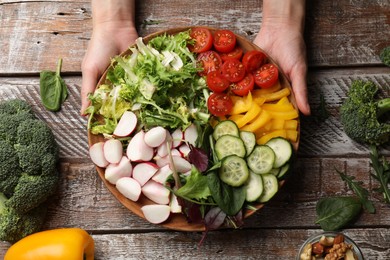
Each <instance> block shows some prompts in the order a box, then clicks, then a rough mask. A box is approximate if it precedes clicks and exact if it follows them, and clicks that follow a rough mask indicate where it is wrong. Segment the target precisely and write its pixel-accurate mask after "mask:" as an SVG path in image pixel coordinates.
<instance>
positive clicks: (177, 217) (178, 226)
mask: <svg viewBox="0 0 390 260" xmlns="http://www.w3.org/2000/svg"><path fill="white" fill-rule="evenodd" d="M191 28H194V27H182V28H172V29H168V30H164V31H159V32H156V33H153V34H150V35H148V36H146V37H144V38H143V41H144V43H145V44H146V43H148V42H149V41H150V40H151V39H153V38H154V37H156V36H159V35H162V34H169V35H173V34H177V33H179V32H182V31H186V30H189V29H191ZM207 28H208V29H209V30H210V31H211V32H212V33H214V32H215V31H216V30H217V29H215V28H210V27H207ZM236 37H237V44H238V45H239V46H241V48H242V49H243V50H244V52H247V51H250V50H261V49H260V48H259V47H258V46H256V45H255V44H253V43H252V42H250V41H248V40H247V39H245V38H244V37H242V36H239V35H236ZM261 51H263V50H261ZM263 52H264V51H263ZM264 53H265V52H264ZM130 54H131V51H130V50H129V49H128V50H127V51H125V52H123V53H121V56H127V55H130ZM267 57H268V60H269V62H270V63H273V64H274V65H275V66H277V67H278V69H279V81H280V84H281V85H282V87H284V88H289V89H290V91H291V94H290V96H289V99H290V102H291V103H292V104H293V105H294V107H295V108H296V109H297V105H296V101H295V98H294V94H293V92H292V89H291V86H290V83H289V82H288V80H287V78H286V76H285V74H284V73H283V72H282V71H281V70H280V67H279V66H278V65H277V64H276V63H275V62H274V61H273V60H272V58H270V57H269V56H267ZM107 71H108V68H107V69H106V71H105V73H104V74H103V75H102V77H101V78H100V80H99V82H98V84H97V87H99V86H100V85H101V84H104V83H105V82H106V75H107ZM298 133H299V124H298ZM103 140H104V138H103V136H102V135H93V134H92V133H91V132H90V131H88V143H89V145H90V146H91V145H93V144H94V143H97V142H100V141H103ZM298 144H299V134H298V141H297V142H295V143H293V144H292V145H293V148H294V150H295V151H297V149H298ZM97 171H98V173H99V176H100V178H101V179H102V181H103V183H104V184H105V186H106V187H107V189H108V190H109V191H110V192H111V193H112V194H113V195H114V196H115V198H116V199H117V200H119V202H120V203H122V205H124V206H125V207H126V208H127V209H129V210H130V211H132V212H133V213H134V214H136V215H138V216H139V217H141V218H144V219H145V217H144V215H143V213H142V211H141V207H142V206H144V205H148V204H154V202H152V201H151V200H149V199H148V198H146V197H145V196H143V195H141V197H140V199H139V200H138V201H137V202H134V201H131V200H129V199H127V198H126V197H124V196H123V195H122V194H121V193H120V192H119V191H118V190H117V189H116V187H115V185H112V184H111V183H109V182H108V181H106V179H105V178H104V171H105V169H104V168H100V167H97ZM279 184H280V186H282V185H283V184H284V180H282V181H280V182H279ZM263 206H264V204H260V203H259V204H256V205H255V208H256V209H257V210H259V209H261V208H262V207H263ZM254 212H256V210H246V211H245V214H244V217H245V218H247V217H249V216H251V215H252V214H253V213H254ZM159 225H161V226H163V227H166V228H169V229H173V230H178V231H204V230H205V226H204V225H203V224H202V223H188V222H187V219H186V217H185V216H184V215H183V214H171V216H170V217H169V219H168V220H167V221H165V222H164V223H161V224H159Z"/></svg>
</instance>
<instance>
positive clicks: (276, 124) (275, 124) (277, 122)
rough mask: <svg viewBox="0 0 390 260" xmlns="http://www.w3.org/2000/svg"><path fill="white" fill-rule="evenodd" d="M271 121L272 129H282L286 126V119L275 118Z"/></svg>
mask: <svg viewBox="0 0 390 260" xmlns="http://www.w3.org/2000/svg"><path fill="white" fill-rule="evenodd" d="M271 122H272V125H271V129H272V130H280V129H283V128H284V122H285V120H284V119H279V118H274V119H272V120H271Z"/></svg>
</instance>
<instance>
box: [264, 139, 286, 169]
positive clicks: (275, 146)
mask: <svg viewBox="0 0 390 260" xmlns="http://www.w3.org/2000/svg"><path fill="white" fill-rule="evenodd" d="M266 145H268V146H269V147H271V148H272V150H274V152H275V155H276V158H275V162H274V166H273V168H279V167H281V166H283V165H284V164H285V163H286V162H288V161H289V160H290V158H291V155H292V146H291V144H290V142H289V141H287V140H286V139H284V138H282V137H276V138H272V139H271V140H269V141H268V142H267V143H266Z"/></svg>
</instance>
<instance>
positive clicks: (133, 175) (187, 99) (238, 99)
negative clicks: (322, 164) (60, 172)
mask: <svg viewBox="0 0 390 260" xmlns="http://www.w3.org/2000/svg"><path fill="white" fill-rule="evenodd" d="M89 99H90V101H91V105H90V107H89V108H88V109H87V114H89V119H88V140H89V145H90V150H89V153H90V157H91V159H92V161H93V162H94V163H95V164H96V166H97V171H98V174H99V176H100V178H101V179H102V181H103V182H104V184H105V186H106V187H107V188H108V189H109V191H110V192H111V193H112V194H113V195H114V196H115V197H116V198H117V199H118V200H119V201H120V203H122V204H123V205H124V206H125V207H126V208H128V209H129V210H130V211H132V212H133V213H135V214H136V215H138V216H140V217H142V218H144V219H146V220H148V221H149V222H151V223H154V224H160V225H162V226H164V227H167V228H170V229H174V230H181V231H204V230H211V229H216V228H220V227H239V226H241V225H242V224H243V220H244V219H245V218H247V217H249V216H250V215H252V214H253V213H254V212H256V210H258V209H260V208H262V207H263V205H264V204H265V203H266V202H268V201H269V200H270V199H271V198H272V197H273V196H274V195H275V194H276V193H277V191H278V190H279V189H280V187H281V186H282V185H283V183H284V181H285V177H286V176H288V172H289V170H290V169H291V165H292V161H293V160H292V159H293V155H294V152H295V151H296V150H297V149H298V144H299V113H298V109H297V106H296V103H295V99H294V96H293V93H292V90H291V86H290V85H289V83H288V81H287V79H286V77H285V75H284V74H283V73H282V72H281V70H280V69H279V67H278V65H277V64H275V62H274V61H273V60H272V59H271V58H270V57H269V56H268V55H267V54H266V53H265V52H264V51H262V50H261V49H260V48H258V47H257V46H256V45H254V44H252V43H251V42H250V41H248V40H247V39H245V38H244V37H241V36H239V35H236V34H234V33H233V32H232V31H230V30H220V29H215V28H209V27H185V28H174V29H168V30H165V31H161V32H157V33H154V34H151V35H148V36H146V37H144V38H138V39H137V40H136V42H135V44H134V45H133V46H130V47H129V49H128V50H127V51H125V52H124V53H122V54H120V55H118V56H117V57H114V58H113V59H112V62H111V65H110V66H109V67H108V68H107V70H106V71H105V73H104V75H103V76H102V77H101V79H100V81H99V83H98V85H97V88H96V90H95V92H94V93H92V94H90V96H89Z"/></svg>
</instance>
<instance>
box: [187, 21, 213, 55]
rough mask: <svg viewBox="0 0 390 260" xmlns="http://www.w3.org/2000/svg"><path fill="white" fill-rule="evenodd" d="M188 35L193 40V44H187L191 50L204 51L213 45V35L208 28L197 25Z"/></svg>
mask: <svg viewBox="0 0 390 260" xmlns="http://www.w3.org/2000/svg"><path fill="white" fill-rule="evenodd" d="M190 36H191V38H192V39H194V40H195V43H194V45H189V46H188V48H189V49H190V51H191V52H195V53H200V52H205V51H208V50H210V49H211V47H213V36H212V34H211V32H210V30H209V29H207V28H203V27H197V28H194V29H192V30H191V33H190Z"/></svg>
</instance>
